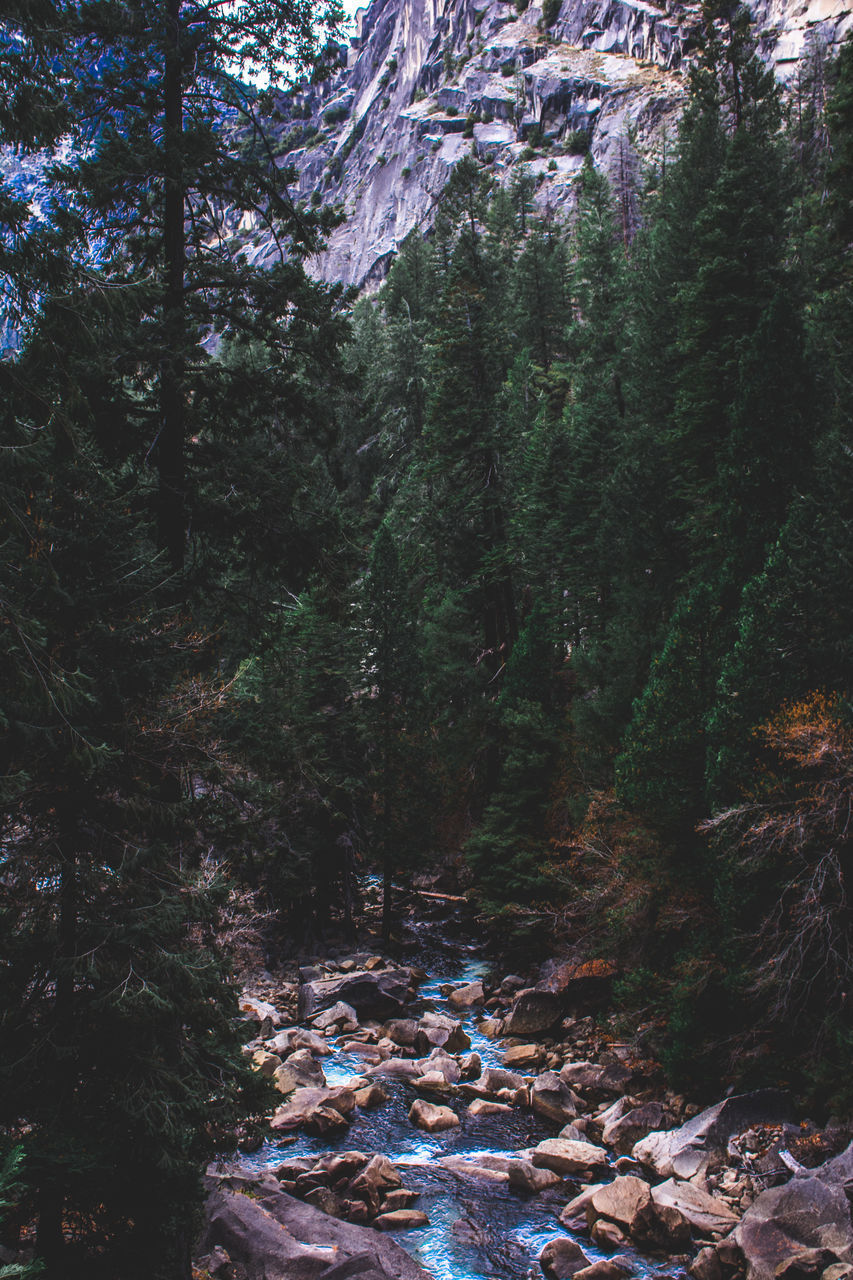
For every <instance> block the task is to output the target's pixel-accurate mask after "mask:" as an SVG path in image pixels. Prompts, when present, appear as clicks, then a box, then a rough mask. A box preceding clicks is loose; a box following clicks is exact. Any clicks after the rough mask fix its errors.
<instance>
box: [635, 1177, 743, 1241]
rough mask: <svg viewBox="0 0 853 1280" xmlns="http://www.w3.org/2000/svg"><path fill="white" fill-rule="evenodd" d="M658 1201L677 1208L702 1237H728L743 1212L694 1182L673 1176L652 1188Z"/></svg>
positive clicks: (653, 1196)
mask: <svg viewBox="0 0 853 1280" xmlns="http://www.w3.org/2000/svg"><path fill="white" fill-rule="evenodd" d="M652 1198H653V1199H654V1202H655V1204H656V1205H657V1206H658V1207H660V1206H662V1205H667V1206H669V1207H670V1208H672V1209H677V1210H678V1211H679V1213H681V1214H682V1215H683V1216H684V1217H685V1218H686V1219H687V1221H688V1222H689V1223H690V1225H691V1227H693V1229H694V1230H695V1231H696V1232H697V1233H698V1234H699V1235H700V1236H712V1237H715V1238H719V1237H721V1236H727V1235H728V1234H729V1232H730V1231H732V1230H733V1229H734V1228H735V1227H736V1226H737V1224H738V1220H739V1215H738V1214H736V1213H735V1212H734V1210H733V1209H732V1208H731V1207H730V1206H729V1205H727V1204H726V1202H725V1200H720V1199H718V1197H716V1196H712V1195H709V1194H708V1192H707V1191H703V1190H702V1189H701V1187H697V1186H696V1185H695V1184H694V1183H692V1182H677V1181H676V1180H675V1179H674V1178H670V1179H669V1181H668V1182H662V1183H661V1184H660V1186H658V1187H655V1188H654V1189H653V1191H652Z"/></svg>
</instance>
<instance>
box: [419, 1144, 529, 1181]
mask: <svg viewBox="0 0 853 1280" xmlns="http://www.w3.org/2000/svg"><path fill="white" fill-rule="evenodd" d="M435 1163H436V1164H438V1165H440V1166H441V1168H442V1169H447V1170H449V1172H450V1173H452V1174H455V1175H456V1177H457V1178H459V1179H461V1180H462V1181H463V1182H502V1183H506V1182H509V1174H508V1172H507V1170H508V1168H509V1166H510V1164H512V1158H511V1157H510V1156H501V1155H498V1154H496V1153H494V1152H489V1151H483V1152H477V1153H476V1154H475V1155H464V1156H440V1157H439V1159H438V1160H437V1161H436V1162H435Z"/></svg>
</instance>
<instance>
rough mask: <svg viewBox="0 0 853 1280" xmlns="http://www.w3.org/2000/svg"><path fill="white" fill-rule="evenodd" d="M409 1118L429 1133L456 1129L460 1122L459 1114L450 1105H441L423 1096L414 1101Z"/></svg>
mask: <svg viewBox="0 0 853 1280" xmlns="http://www.w3.org/2000/svg"><path fill="white" fill-rule="evenodd" d="M409 1119H410V1120H411V1122H412V1124H414V1125H417V1127H418V1128H419V1129H425V1130H426V1131H427V1133H442V1132H443V1131H444V1130H445V1129H455V1128H456V1127H457V1126H458V1124H459V1117H458V1115H457V1114H456V1112H455V1111H452V1110H451V1109H450V1107H439V1106H436V1105H435V1104H434V1103H432V1102H426V1101H425V1100H424V1099H423V1098H416V1099H415V1101H414V1102H413V1103H412V1105H411V1107H410V1109H409Z"/></svg>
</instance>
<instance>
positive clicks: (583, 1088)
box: [560, 1062, 631, 1100]
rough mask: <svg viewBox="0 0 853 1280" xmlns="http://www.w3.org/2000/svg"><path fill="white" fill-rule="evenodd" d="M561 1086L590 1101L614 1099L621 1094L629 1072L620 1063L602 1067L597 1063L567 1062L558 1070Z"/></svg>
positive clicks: (629, 1075) (624, 1088)
mask: <svg viewBox="0 0 853 1280" xmlns="http://www.w3.org/2000/svg"><path fill="white" fill-rule="evenodd" d="M560 1079H561V1080H562V1081H563V1084H566V1085H568V1086H569V1088H570V1089H575V1090H576V1091H577V1092H578V1093H582V1094H583V1095H584V1097H587V1098H590V1099H592V1100H600V1099H603V1098H616V1097H618V1096H619V1095H620V1094H623V1093H624V1092H625V1090H626V1088H627V1087H628V1083H629V1081H630V1079H631V1072H630V1071H629V1070H628V1068H627V1067H623V1066H622V1064H621V1063H620V1062H614V1063H610V1064H607V1065H603V1064H601V1063H598V1062H567V1063H565V1065H564V1066H563V1067H561V1068H560Z"/></svg>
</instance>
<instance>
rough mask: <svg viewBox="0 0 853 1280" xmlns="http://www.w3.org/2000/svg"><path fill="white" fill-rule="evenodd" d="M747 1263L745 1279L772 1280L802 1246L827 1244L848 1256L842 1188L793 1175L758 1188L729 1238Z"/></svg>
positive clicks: (850, 1236)
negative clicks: (755, 1195)
mask: <svg viewBox="0 0 853 1280" xmlns="http://www.w3.org/2000/svg"><path fill="white" fill-rule="evenodd" d="M729 1238H730V1239H732V1240H734V1242H735V1243H736V1244H737V1245H738V1247H739V1249H740V1251H741V1253H742V1254H743V1257H744V1260H745V1262H746V1269H747V1280H772V1278H773V1277H774V1276H775V1275H776V1273H777V1270H778V1269H779V1268H780V1267H782V1266H784V1265H785V1264H786V1263H787V1262H788V1261H789V1260H790V1259H792V1258H794V1257H796V1255H797V1254H800V1253H802V1252H803V1250H804V1249H827V1250H829V1251H830V1252H831V1253H832V1254H833V1255H834V1257H835V1258H836V1259H837V1260H838V1261H839V1262H844V1263H850V1262H851V1261H853V1225H851V1220H850V1204H849V1202H848V1200H847V1196H846V1195H845V1194H844V1190H843V1187H841V1186H837V1185H835V1186H833V1185H831V1184H829V1183H827V1182H825V1181H822V1180H821V1179H820V1178H818V1177H796V1178H792V1179H791V1180H790V1182H787V1183H785V1185H784V1186H781V1187H771V1188H770V1189H769V1190H768V1191H762V1193H761V1195H759V1196H758V1197H757V1199H756V1200H755V1201H754V1203H753V1204H752V1205H751V1206H750V1207H749V1209H748V1210H747V1211H746V1213H745V1214H744V1216H743V1219H742V1220H741V1222H740V1224H739V1225H738V1226H737V1227H736V1228H735V1230H734V1232H733V1233H732V1236H731V1237H729Z"/></svg>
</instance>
